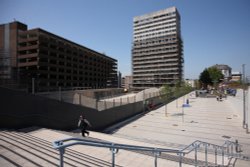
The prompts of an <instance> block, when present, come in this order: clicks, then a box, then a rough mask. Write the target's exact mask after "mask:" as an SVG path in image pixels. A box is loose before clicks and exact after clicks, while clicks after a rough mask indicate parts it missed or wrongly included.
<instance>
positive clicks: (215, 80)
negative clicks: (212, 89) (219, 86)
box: [208, 67, 224, 86]
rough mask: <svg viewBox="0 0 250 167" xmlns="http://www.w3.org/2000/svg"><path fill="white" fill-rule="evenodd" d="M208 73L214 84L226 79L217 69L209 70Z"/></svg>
mask: <svg viewBox="0 0 250 167" xmlns="http://www.w3.org/2000/svg"><path fill="white" fill-rule="evenodd" d="M208 73H209V76H210V78H211V80H212V82H213V83H214V84H216V83H219V82H220V81H221V79H223V78H224V75H223V74H222V73H221V71H220V70H218V69H217V68H216V67H210V68H208ZM214 86H215V85H214Z"/></svg>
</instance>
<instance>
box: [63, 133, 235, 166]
mask: <svg viewBox="0 0 250 167" xmlns="http://www.w3.org/2000/svg"><path fill="white" fill-rule="evenodd" d="M60 133H64V134H68V135H70V136H74V137H81V133H80V131H79V130H78V131H77V130H75V131H73V132H65V131H62V132H60ZM89 137H90V138H91V139H99V140H100V139H101V140H103V141H108V142H112V143H119V144H127V145H136V146H145V147H153V148H168V149H177V150H180V149H182V148H185V147H186V145H178V144H175V143H171V145H169V143H167V144H166V143H158V142H156V141H148V140H146V141H145V140H138V139H134V138H128V137H127V138H125V136H117V135H109V134H105V133H99V132H90V136H89ZM198 152H199V153H198V164H199V165H205V162H204V161H205V153H204V150H198ZM139 153H141V154H145V155H150V156H153V155H152V153H145V152H139ZM208 153H210V154H208V157H207V158H208V161H209V162H208V164H209V165H210V166H213V165H214V161H215V156H214V154H213V152H211V151H210V152H209V150H208ZM159 158H162V159H166V160H170V161H175V162H179V156H178V155H177V154H175V153H172V154H171V153H163V154H161V156H160V157H159ZM229 160H230V159H227V158H225V159H224V164H227V163H228V162H229ZM182 161H183V163H185V164H189V165H194V164H195V160H194V152H191V153H190V154H187V155H185V157H183V160H182ZM217 163H219V164H222V157H221V156H219V155H218V157H217Z"/></svg>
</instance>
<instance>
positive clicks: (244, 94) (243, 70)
mask: <svg viewBox="0 0 250 167" xmlns="http://www.w3.org/2000/svg"><path fill="white" fill-rule="evenodd" d="M242 82H243V128H245V125H246V97H245V96H246V91H245V64H242Z"/></svg>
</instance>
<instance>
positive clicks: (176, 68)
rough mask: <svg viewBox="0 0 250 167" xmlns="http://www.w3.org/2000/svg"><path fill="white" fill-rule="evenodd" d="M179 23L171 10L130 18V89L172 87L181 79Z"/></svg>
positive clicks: (173, 10)
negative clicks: (131, 46)
mask: <svg viewBox="0 0 250 167" xmlns="http://www.w3.org/2000/svg"><path fill="white" fill-rule="evenodd" d="M180 20H181V19H180V15H179V13H178V11H177V9H176V8H175V7H171V8H167V9H164V10H160V11H157V12H153V13H149V14H145V15H142V16H136V17H134V19H133V48H132V73H133V88H134V89H145V88H149V87H161V86H162V85H165V84H170V85H174V84H175V83H177V82H179V81H181V80H182V79H183V62H184V59H183V49H182V47H183V46H182V38H181V26H180Z"/></svg>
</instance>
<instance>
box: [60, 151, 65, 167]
mask: <svg viewBox="0 0 250 167" xmlns="http://www.w3.org/2000/svg"><path fill="white" fill-rule="evenodd" d="M59 152H60V167H63V154H64V152H65V150H64V148H60V149H59Z"/></svg>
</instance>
